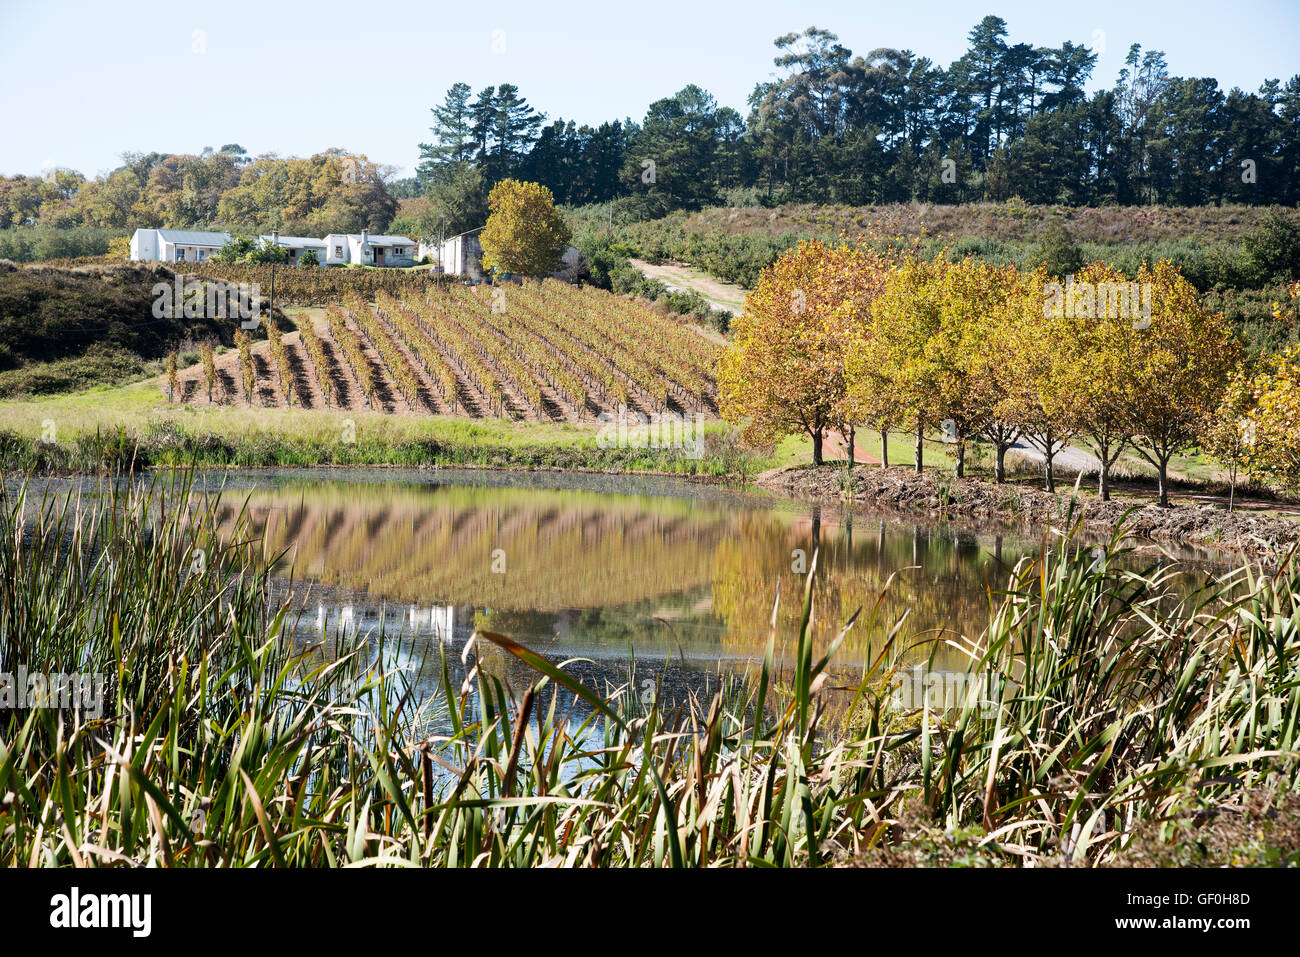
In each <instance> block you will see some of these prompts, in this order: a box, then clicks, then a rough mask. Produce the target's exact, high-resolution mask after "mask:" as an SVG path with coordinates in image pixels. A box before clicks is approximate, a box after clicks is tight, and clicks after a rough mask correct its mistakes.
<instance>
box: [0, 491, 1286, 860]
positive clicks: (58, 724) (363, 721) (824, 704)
mask: <svg viewBox="0 0 1300 957" xmlns="http://www.w3.org/2000/svg"><path fill="white" fill-rule="evenodd" d="M164 495H165V496H166V501H167V503H168V507H167V508H166V509H163V508H161V507H160V506H161V505H162V502H163V499H162V496H164ZM0 504H2V505H3V507H0V672H9V673H14V672H16V671H17V669H19V668H20V667H21V668H25V669H26V671H27V672H28V673H33V672H55V673H63V672H67V671H69V670H72V669H73V668H75V669H77V670H78V671H81V672H85V673H92V674H98V675H101V676H102V677H103V679H104V690H103V695H102V698H101V699H100V701H101V703H102V707H100V708H95V709H94V713H92V710H91V709H90V708H89V707H81V708H78V707H75V706H72V705H69V707H67V708H65V709H64V710H63V711H58V710H55V709H53V708H48V707H47V708H41V707H31V706H28V707H16V708H14V707H11V708H8V709H5V710H0V796H2V797H3V804H2V805H0V864H4V865H6V866H11V865H18V866H38V865H46V866H56V865H78V866H111V865H170V866H218V865H219V866H306V865H317V866H339V865H344V864H365V865H370V866H376V865H379V866H411V865H421V866H438V867H442V866H446V867H463V866H476V867H512V866H538V865H561V866H602V867H622V866H647V865H649V866H655V865H669V866H747V865H768V866H770V865H776V866H802V865H826V864H880V863H884V864H891V863H893V864H913V863H964V864H989V865H1011V866H1016V865H1023V864H1034V865H1038V866H1051V865H1065V864H1068V865H1076V866H1086V865H1097V864H1124V863H1126V862H1129V861H1132V862H1135V863H1152V862H1154V863H1182V864H1263V865H1275V864H1281V863H1296V862H1297V860H1300V842H1297V840H1296V833H1297V828H1296V826H1295V823H1296V822H1295V814H1296V801H1295V792H1296V787H1297V773H1298V772H1300V753H1298V752H1297V746H1298V742H1297V734H1298V733H1300V598H1298V597H1297V596H1298V594H1300V573H1297V570H1296V568H1295V566H1294V565H1293V564H1287V565H1286V566H1285V567H1283V568H1281V569H1276V570H1274V571H1273V572H1272V573H1270V574H1263V573H1261V572H1259V571H1257V570H1254V569H1251V568H1243V569H1241V570H1240V571H1238V572H1236V573H1234V574H1233V575H1230V576H1227V577H1226V578H1225V579H1223V580H1221V581H1218V582H1215V583H1214V584H1212V585H1211V586H1209V587H1208V589H1207V590H1204V591H1201V592H1198V593H1196V594H1192V595H1187V594H1184V593H1181V592H1180V591H1178V589H1177V586H1175V584H1174V579H1175V577H1176V576H1174V575H1171V574H1169V573H1168V572H1167V571H1166V570H1164V569H1161V568H1150V569H1148V570H1147V571H1146V572H1144V573H1137V572H1134V571H1125V570H1121V568H1120V567H1119V566H1120V563H1119V562H1118V561H1116V559H1117V558H1118V557H1119V553H1120V551H1121V549H1120V547H1119V546H1118V545H1117V544H1116V543H1114V542H1112V544H1111V545H1110V547H1109V548H1108V549H1105V550H1102V551H1100V552H1099V551H1097V550H1091V551H1085V552H1083V553H1079V552H1077V551H1076V549H1074V548H1073V547H1072V545H1071V543H1070V542H1069V541H1067V540H1064V539H1060V538H1058V539H1056V540H1055V543H1054V544H1053V545H1051V546H1050V547H1048V548H1046V549H1045V551H1044V553H1043V555H1042V557H1041V560H1039V561H1037V562H1029V563H1025V564H1022V565H1021V566H1020V567H1018V568H1017V569H1016V570H1015V572H1014V573H1013V574H1012V575H1011V577H1010V580H1009V581H1008V583H1007V584H1008V590H1007V594H1006V595H1005V597H1004V598H1000V599H999V600H998V601H997V602H995V604H994V606H993V607H992V608H991V609H990V613H989V617H988V621H987V623H986V625H985V626H984V627H983V629H982V630H981V631H980V632H979V633H975V634H971V635H969V636H966V637H964V638H962V639H961V640H960V643H961V644H962V645H963V647H965V648H966V649H967V651H968V654H969V661H970V665H969V674H970V675H971V676H980V675H986V674H987V675H992V676H994V677H995V678H996V681H995V682H993V683H992V684H990V683H989V682H987V681H984V680H982V679H981V681H980V682H979V683H978V686H979V687H996V688H997V689H998V690H997V692H996V694H994V695H991V696H988V697H986V698H985V700H983V701H979V700H976V699H975V698H973V697H966V698H961V699H958V700H955V701H953V702H951V703H944V704H943V705H941V706H940V705H936V707H934V708H929V707H922V708H919V709H918V708H915V707H909V706H906V705H903V704H900V703H898V701H897V700H896V698H895V696H894V695H893V693H892V689H893V688H894V687H895V686H896V685H898V684H899V683H900V682H901V681H902V680H904V677H905V675H904V674H903V673H902V672H901V671H900V658H901V652H902V650H903V649H904V648H906V647H908V646H911V645H913V644H915V643H917V642H920V643H921V646H922V648H924V646H925V643H926V642H931V641H934V640H935V639H934V637H933V636H927V635H914V634H911V633H909V631H908V630H907V627H906V623H905V622H904V621H899V622H892V621H882V620H877V619H876V618H875V617H874V615H873V614H872V613H871V611H870V609H868V610H867V611H866V613H865V614H862V615H860V616H854V619H853V620H851V621H849V622H848V623H847V624H846V626H845V627H846V630H847V629H848V628H850V627H852V628H856V629H859V630H863V631H867V632H869V633H870V634H871V636H872V637H873V640H874V646H875V648H876V649H877V657H876V658H875V660H874V663H873V664H872V665H871V666H870V667H868V668H864V669H862V670H861V671H860V672H859V673H857V674H856V675H855V676H850V677H849V678H848V679H847V680H846V679H845V678H844V676H843V675H842V674H839V675H836V677H835V680H833V681H831V680H828V679H829V678H830V675H831V670H830V669H831V667H832V665H833V660H834V653H835V648H836V647H837V645H838V641H839V639H837V640H836V642H833V643H832V645H831V646H830V647H829V648H827V649H818V650H817V651H814V648H813V646H812V643H811V641H810V640H809V638H808V629H807V622H808V619H809V616H810V615H811V614H812V607H811V598H810V597H809V596H811V594H812V588H811V583H812V581H813V577H814V576H815V574H816V560H815V558H814V560H813V562H812V569H811V571H810V573H809V577H808V583H809V584H808V590H807V592H806V594H805V597H804V607H803V614H802V621H803V626H802V627H801V628H800V629H799V632H798V634H796V635H793V636H779V637H780V638H782V639H784V638H787V637H789V638H793V639H794V641H795V644H796V649H797V651H796V655H795V661H796V664H795V665H794V667H793V670H792V671H790V672H787V673H778V672H777V671H776V670H775V669H774V667H773V665H772V652H771V650H770V649H771V648H772V647H773V644H774V643H775V640H776V638H777V637H778V636H775V635H774V636H773V639H772V640H771V641H770V642H769V652H768V656H767V660H766V661H765V662H764V664H763V665H762V666H761V667H760V668H757V669H755V671H754V673H752V674H751V675H749V676H748V677H746V678H743V679H736V680H735V681H733V682H731V683H730V684H727V685H726V686H724V688H723V690H722V691H720V692H719V693H718V694H717V695H716V697H714V698H713V700H712V701H706V702H687V701H669V700H666V699H665V700H663V701H660V700H659V698H658V696H656V697H655V698H654V700H653V701H645V700H643V699H642V698H641V697H640V696H639V695H635V696H634V695H629V694H625V693H614V694H612V695H606V694H603V693H598V692H597V690H596V689H592V688H590V687H587V686H584V685H583V684H581V683H580V682H578V681H577V680H576V679H575V678H573V677H572V676H570V675H569V674H567V673H566V672H564V671H563V670H561V669H559V668H558V667H556V666H555V665H554V664H552V663H550V662H549V661H547V660H546V659H544V658H542V657H539V656H538V655H536V654H534V653H532V652H530V651H529V650H527V649H526V648H523V647H521V646H519V645H517V644H515V643H514V642H513V641H511V640H510V638H509V637H508V636H503V635H495V634H488V633H478V634H476V635H475V638H474V639H473V643H472V645H471V646H470V647H469V648H468V649H466V650H465V652H464V659H465V660H466V661H467V662H468V663H469V664H470V665H472V670H471V671H470V672H469V674H468V675H467V676H466V677H465V679H464V681H463V684H462V683H461V682H460V681H458V680H455V679H453V677H452V669H451V667H450V666H449V665H448V663H447V662H446V660H444V661H443V665H442V675H443V680H442V682H441V687H440V689H439V690H438V691H436V692H435V693H434V694H433V695H432V697H428V696H420V695H416V694H414V693H412V692H413V683H412V682H413V675H412V672H411V670H410V668H409V667H407V666H403V665H401V664H396V663H394V662H398V661H400V660H401V656H400V655H394V654H393V651H394V648H395V646H398V647H399V648H400V645H401V642H400V640H399V639H398V638H396V637H395V636H392V635H389V636H386V637H381V636H362V637H361V638H358V639H346V638H343V637H341V636H335V637H332V638H330V642H329V647H330V654H328V655H326V654H323V653H322V652H321V650H320V646H310V647H303V646H301V645H299V644H296V643H294V642H293V641H291V640H290V639H289V637H288V635H287V633H286V621H287V618H288V614H289V610H290V606H289V605H288V604H287V603H286V604H285V605H283V606H277V605H276V604H274V603H273V602H272V601H271V600H270V599H269V596H268V595H269V593H268V580H267V578H266V575H265V572H264V570H263V568H262V566H261V564H260V550H259V549H258V547H257V545H256V543H255V542H249V541H247V540H246V539H244V538H243V537H242V536H239V535H235V536H233V537H228V538H226V539H218V538H217V537H216V536H215V535H214V534H213V532H212V529H213V528H214V527H215V526H216V523H215V521H214V518H213V513H212V512H210V511H208V509H210V508H211V507H212V505H211V504H205V503H203V502H202V501H201V500H198V499H196V498H191V497H189V496H187V494H186V490H185V488H184V487H183V486H181V487H174V488H170V489H153V490H150V489H147V488H137V489H136V490H135V491H134V492H132V493H130V494H127V493H123V492H112V493H110V494H109V495H108V496H107V497H106V498H101V499H97V500H91V501H83V502H78V501H63V502H56V501H46V502H44V503H43V504H41V507H40V514H39V516H35V517H34V516H33V515H32V511H33V510H32V509H28V510H26V511H25V510H24V509H23V508H22V503H21V502H20V501H17V500H13V499H8V500H5V501H3V502H2V503H0ZM196 553H201V554H202V555H203V556H204V561H203V562H202V563H201V564H196V562H195V558H194V556H195V554H196ZM1125 564H1128V563H1125ZM794 600H796V601H797V600H798V599H797V598H795V599H794ZM327 637H329V636H324V635H322V639H325V638H327ZM841 637H843V636H841ZM954 640H956V639H954ZM502 655H505V656H508V657H512V658H515V659H518V660H520V661H522V662H523V663H525V664H527V665H529V666H531V667H532V669H534V672H535V675H536V677H535V680H534V681H533V682H532V683H531V684H530V685H529V686H528V687H526V688H516V689H515V691H514V693H508V692H507V691H506V689H505V687H504V685H503V683H502V682H501V681H500V680H498V679H497V678H496V677H494V671H493V661H494V660H496V659H499V658H500V656H502ZM974 684H975V683H974V682H972V683H971V685H970V686H974ZM570 705H577V709H576V712H575V714H576V715H577V717H575V718H573V720H572V721H571V722H566V720H565V718H564V717H563V715H565V713H566V712H567V711H568V709H569V706H570ZM583 715H585V718H584V717H583ZM1238 812H1240V813H1238ZM1238 819H1240V820H1243V821H1249V822H1250V826H1249V827H1247V828H1245V829H1242V828H1237V829H1235V830H1234V829H1232V828H1231V827H1230V826H1229V827H1225V826H1223V825H1222V824H1221V822H1223V821H1228V822H1229V823H1231V822H1232V821H1234V820H1238ZM1210 836H1212V837H1213V839H1208V837H1210Z"/></svg>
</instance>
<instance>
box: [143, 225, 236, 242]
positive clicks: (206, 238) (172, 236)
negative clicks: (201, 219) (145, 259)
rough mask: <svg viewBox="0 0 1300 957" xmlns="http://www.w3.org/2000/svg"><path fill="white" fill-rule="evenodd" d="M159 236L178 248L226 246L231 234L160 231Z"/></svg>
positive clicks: (173, 230)
mask: <svg viewBox="0 0 1300 957" xmlns="http://www.w3.org/2000/svg"><path fill="white" fill-rule="evenodd" d="M158 235H159V236H161V237H162V238H163V239H164V240H165V241H166V242H169V243H175V244H176V245H178V246H224V245H225V244H226V243H228V242H230V233H209V232H203V231H202V230H198V229H160V230H158Z"/></svg>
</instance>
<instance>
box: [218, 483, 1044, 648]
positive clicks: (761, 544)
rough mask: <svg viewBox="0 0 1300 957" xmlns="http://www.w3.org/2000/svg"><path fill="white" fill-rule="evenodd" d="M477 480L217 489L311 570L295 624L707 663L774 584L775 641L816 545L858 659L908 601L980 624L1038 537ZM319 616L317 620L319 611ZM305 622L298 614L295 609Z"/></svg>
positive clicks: (790, 637) (831, 605)
mask: <svg viewBox="0 0 1300 957" xmlns="http://www.w3.org/2000/svg"><path fill="white" fill-rule="evenodd" d="M472 481H473V477H472V476H470V477H469V480H468V481H464V480H458V481H452V482H447V481H445V480H439V481H438V482H436V483H435V482H430V481H429V480H427V479H425V480H421V481H404V482H397V483H389V484H374V483H367V484H352V483H347V482H337V481H333V482H331V481H305V482H296V483H289V484H281V485H277V486H275V487H256V486H255V487H253V488H252V489H244V490H232V491H226V492H224V493H222V496H223V497H222V500H221V505H220V516H221V520H222V523H223V528H224V529H225V531H226V533H227V534H233V533H234V529H235V526H236V522H237V518H238V516H239V515H240V513H241V512H243V513H245V515H246V517H247V520H248V521H249V523H250V524H251V527H252V531H253V532H254V533H256V534H259V535H262V536H264V540H265V543H266V549H267V554H268V558H274V559H275V569H276V571H277V574H279V575H281V576H283V577H284V578H292V579H294V580H295V582H296V583H299V587H298V592H299V593H301V592H302V591H303V590H304V589H303V588H302V587H301V583H310V584H311V586H312V587H311V589H310V595H309V597H308V598H307V608H308V609H309V610H313V611H315V614H314V615H311V614H308V615H307V616H305V618H306V627H307V628H313V626H314V628H313V630H315V631H316V632H317V633H318V634H319V633H320V631H321V630H322V628H324V629H325V630H331V629H332V627H334V626H335V625H343V626H346V627H348V628H350V629H358V628H359V629H361V630H362V631H364V630H365V629H367V628H375V627H378V626H379V625H380V624H381V623H382V625H383V627H384V629H385V631H386V632H389V633H403V634H407V635H413V636H421V637H434V638H438V639H441V640H443V641H446V640H449V639H450V640H456V641H464V640H465V639H466V638H467V637H468V635H469V634H470V633H471V632H472V631H473V630H474V629H475V628H476V627H478V628H484V629H488V630H492V631H498V632H501V633H504V634H508V635H511V636H512V637H514V638H516V639H518V640H520V641H523V642H525V643H527V644H529V645H531V646H533V647H535V648H538V650H544V651H547V652H548V653H550V654H552V655H553V656H561V657H566V656H582V657H586V658H593V659H597V660H604V661H610V662H612V661H615V660H623V661H626V660H628V659H630V657H631V656H632V652H633V650H634V651H635V655H636V657H637V658H638V659H646V660H656V659H657V660H659V661H661V662H662V661H664V660H666V659H668V658H670V657H671V658H675V659H677V660H678V661H679V662H680V663H685V662H694V663H696V664H697V665H708V664H713V663H715V662H719V661H724V662H725V661H737V660H740V661H753V660H756V659H759V658H761V657H762V655H763V652H764V650H765V647H766V644H767V638H768V633H769V629H770V623H771V619H772V611H773V605H774V603H776V602H777V596H778V592H779V595H780V600H779V605H778V608H777V632H776V634H777V644H778V653H779V654H780V653H782V652H784V654H786V655H788V654H789V651H790V650H791V647H792V644H793V641H794V637H795V634H796V632H797V629H798V622H799V619H800V617H801V613H802V603H803V591H804V588H805V582H806V578H807V570H808V568H809V567H810V566H811V564H812V562H813V556H814V553H816V554H817V564H818V569H817V575H816V578H815V584H814V605H813V619H812V626H813V631H814V634H815V635H816V638H817V640H818V641H819V642H822V643H824V642H826V641H828V640H829V639H830V638H831V637H833V636H834V635H835V634H836V633H837V631H838V630H839V628H840V627H841V626H842V625H843V623H844V622H845V621H847V620H848V618H849V617H850V616H851V615H852V614H853V613H854V612H855V611H856V610H858V609H859V608H862V609H863V615H862V618H861V619H860V624H859V625H858V626H857V627H856V628H855V630H854V632H853V633H852V634H851V636H850V640H849V641H848V642H846V644H845V645H844V647H843V649H842V651H841V652H840V654H839V655H838V658H839V659H840V660H841V661H843V662H845V663H856V662H861V661H863V660H865V659H866V657H867V655H868V653H869V652H870V650H871V648H872V645H873V641H874V642H876V643H878V642H879V639H880V638H881V636H882V635H884V634H886V633H888V632H889V630H890V628H891V627H892V626H893V625H894V624H895V622H896V621H897V620H898V619H899V618H900V617H903V616H906V627H905V633H906V634H907V635H908V636H909V638H910V640H912V641H919V640H924V639H933V638H935V637H937V636H940V635H943V634H945V633H951V632H954V631H956V632H963V631H964V632H966V633H968V634H971V633H975V634H977V633H978V629H979V628H980V627H981V626H982V624H983V622H984V621H985V620H986V618H987V613H988V607H989V604H990V601H996V599H997V596H996V592H997V590H998V589H1000V588H1002V587H1004V586H1005V583H1006V580H1007V576H1008V573H1009V569H1010V566H1012V565H1014V563H1015V561H1016V560H1017V559H1019V558H1021V557H1023V556H1025V555H1028V554H1029V553H1030V552H1032V551H1036V550H1037V547H1038V545H1037V543H1036V542H1030V541H1025V540H1011V539H1006V538H1003V537H1001V536H997V535H989V536H987V537H985V536H979V537H977V536H976V535H974V534H972V533H968V532H955V531H953V530H951V529H946V528H944V527H941V526H929V527H926V526H922V525H918V524H915V523H900V522H898V521H896V520H893V519H885V518H877V519H873V520H867V519H864V518H863V517H862V516H860V515H859V516H857V517H856V518H855V517H853V516H851V515H849V514H841V513H839V512H834V511H830V510H826V509H818V508H811V509H807V510H790V509H776V508H772V507H769V506H768V504H765V503H763V502H761V501H756V500H753V499H750V498H747V497H742V496H718V495H713V496H711V497H709V498H706V499H703V500H701V499H694V498H683V497H677V498H670V497H662V496H657V495H638V494H628V493H626V492H622V493H620V494H612V493H608V492H601V491H593V490H587V489H555V488H518V487H515V488H510V487H485V486H482V485H478V484H469V482H472ZM312 619H314V620H312ZM301 626H302V624H301V623H300V627H301Z"/></svg>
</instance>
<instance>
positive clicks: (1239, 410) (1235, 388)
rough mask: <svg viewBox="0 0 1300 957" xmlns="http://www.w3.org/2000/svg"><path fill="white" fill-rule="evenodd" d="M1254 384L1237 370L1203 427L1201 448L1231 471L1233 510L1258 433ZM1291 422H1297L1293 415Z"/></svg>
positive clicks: (1230, 501)
mask: <svg viewBox="0 0 1300 957" xmlns="http://www.w3.org/2000/svg"><path fill="white" fill-rule="evenodd" d="M1262 384H1263V379H1261V385H1262ZM1251 385H1252V383H1251V379H1250V377H1249V376H1248V375H1247V374H1246V372H1245V370H1244V369H1238V370H1237V372H1235V373H1234V374H1233V376H1232V378H1231V379H1230V380H1229V381H1228V384H1227V386H1226V387H1225V388H1224V390H1223V399H1222V401H1220V403H1219V407H1218V408H1217V409H1215V410H1214V411H1213V412H1212V413H1211V414H1210V415H1209V417H1208V418H1207V419H1206V421H1205V423H1204V425H1203V426H1202V429H1201V438H1200V441H1201V448H1202V449H1203V450H1204V451H1205V452H1206V453H1208V454H1209V456H1210V457H1211V458H1212V459H1214V460H1215V461H1216V462H1218V463H1219V465H1221V466H1223V468H1224V469H1226V470H1227V472H1228V511H1230V512H1231V511H1232V509H1233V505H1234V504H1235V501H1236V498H1237V479H1238V477H1239V476H1240V475H1241V473H1242V472H1243V471H1244V470H1246V469H1247V468H1248V467H1249V466H1250V459H1251V451H1252V445H1253V441H1252V440H1253V437H1254V433H1255V423H1254V421H1253V420H1252V418H1251V414H1252V412H1254V410H1255V395H1254V393H1253V391H1252V389H1251ZM1261 391H1263V390H1261ZM1292 421H1296V420H1295V418H1294V416H1293V418H1292ZM1270 444H1271V443H1270Z"/></svg>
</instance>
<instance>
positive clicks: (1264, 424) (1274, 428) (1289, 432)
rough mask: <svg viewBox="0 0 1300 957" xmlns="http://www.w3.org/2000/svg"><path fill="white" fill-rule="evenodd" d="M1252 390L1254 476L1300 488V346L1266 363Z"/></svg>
mask: <svg viewBox="0 0 1300 957" xmlns="http://www.w3.org/2000/svg"><path fill="white" fill-rule="evenodd" d="M1251 388H1252V392H1253V397H1254V406H1253V408H1252V409H1251V410H1250V413H1249V423H1250V424H1249V426H1248V428H1247V431H1246V437H1247V444H1248V454H1247V461H1248V464H1249V469H1250V471H1251V474H1253V475H1257V476H1259V477H1260V478H1263V479H1266V480H1271V481H1274V482H1280V483H1282V484H1285V485H1289V486H1292V487H1296V486H1300V346H1292V347H1291V348H1290V349H1287V350H1286V351H1285V352H1283V353H1281V354H1280V355H1276V356H1272V357H1270V358H1269V359H1268V360H1266V362H1265V364H1264V367H1263V368H1262V369H1261V370H1260V371H1259V372H1258V373H1257V374H1256V375H1255V377H1254V379H1253V381H1252V383H1251Z"/></svg>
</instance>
